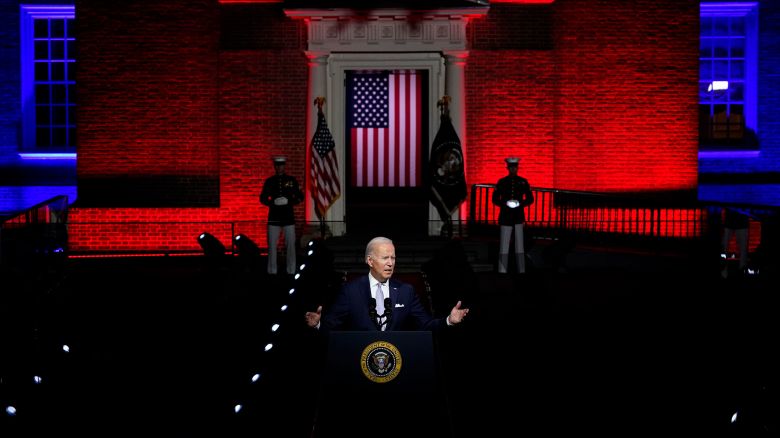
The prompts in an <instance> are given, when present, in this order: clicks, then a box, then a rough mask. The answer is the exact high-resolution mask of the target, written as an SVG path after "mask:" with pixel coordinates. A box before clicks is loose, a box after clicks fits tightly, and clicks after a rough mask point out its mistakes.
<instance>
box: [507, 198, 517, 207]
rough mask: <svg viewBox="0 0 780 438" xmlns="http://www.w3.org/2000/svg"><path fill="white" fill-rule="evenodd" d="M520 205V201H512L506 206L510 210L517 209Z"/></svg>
mask: <svg viewBox="0 0 780 438" xmlns="http://www.w3.org/2000/svg"><path fill="white" fill-rule="evenodd" d="M519 205H520V201H518V200H517V199H510V200H508V201H506V206H507V207H509V208H517V207H518V206H519Z"/></svg>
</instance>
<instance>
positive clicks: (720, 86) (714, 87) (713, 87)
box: [707, 81, 729, 93]
mask: <svg viewBox="0 0 780 438" xmlns="http://www.w3.org/2000/svg"><path fill="white" fill-rule="evenodd" d="M728 89H729V81H712V82H710V85H709V86H708V87H707V92H708V93H711V92H713V91H723V90H728Z"/></svg>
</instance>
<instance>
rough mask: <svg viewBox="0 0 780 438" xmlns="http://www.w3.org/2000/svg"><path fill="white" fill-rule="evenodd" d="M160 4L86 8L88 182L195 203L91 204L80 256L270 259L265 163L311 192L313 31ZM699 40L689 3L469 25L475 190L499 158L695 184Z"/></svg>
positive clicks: (575, 183)
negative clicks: (280, 163) (265, 251)
mask: <svg viewBox="0 0 780 438" xmlns="http://www.w3.org/2000/svg"><path fill="white" fill-rule="evenodd" d="M161 3H162V4H158V3H155V4H143V5H142V6H141V5H140V2H127V3H123V4H125V5H126V7H125V8H120V7H117V6H116V5H112V6H106V5H104V2H100V1H98V0H80V1H79V2H78V3H77V11H78V14H79V17H80V18H79V24H78V26H79V30H80V31H81V33H80V47H81V53H80V57H79V59H80V63H81V65H82V66H81V68H82V70H83V73H84V74H83V75H82V76H80V77H79V83H80V86H81V89H82V90H84V91H83V96H82V98H83V101H82V102H81V103H82V108H81V111H82V113H83V114H82V115H83V117H85V118H86V119H83V121H84V124H82V125H80V126H81V128H82V129H83V131H82V143H81V144H80V151H79V164H78V165H79V178H80V182H79V185H80V190H81V189H82V181H84V180H90V179H95V178H97V180H99V178H101V177H109V178H113V179H115V180H118V179H121V178H120V177H124V176H125V175H137V176H139V177H144V178H152V177H156V178H157V179H152V180H147V182H148V183H149V186H151V187H157V188H158V189H159V190H161V191H163V192H167V193H170V192H171V190H172V191H174V192H175V193H181V194H182V195H183V196H185V197H189V200H190V201H191V202H192V203H193V205H192V206H191V207H189V208H186V207H183V206H177V207H175V208H174V207H172V206H170V205H165V203H166V202H170V200H169V199H168V198H165V197H160V199H158V201H159V205H157V206H155V208H138V206H132V205H129V204H128V205H124V206H106V207H103V208H97V207H95V206H92V207H90V206H89V203H88V202H86V204H85V205H82V206H81V207H80V208H77V209H76V210H75V211H74V212H73V214H72V216H71V222H72V223H73V226H72V227H71V239H72V241H71V247H72V248H71V249H73V250H87V249H111V250H128V249H170V250H175V249H193V248H198V246H197V241H196V240H195V239H196V237H197V235H198V234H199V233H200V232H202V231H209V232H211V233H212V234H215V235H216V236H217V237H218V238H219V239H220V240H221V241H222V242H223V243H225V244H226V245H229V238H230V235H231V234H232V233H238V232H245V233H246V234H247V235H248V236H249V237H250V238H252V239H253V240H254V241H255V242H257V243H258V244H259V245H261V246H264V245H265V233H264V231H263V229H262V228H263V225H262V224H263V221H264V220H265V217H266V210H265V209H264V208H262V207H261V206H260V205H259V204H258V202H257V195H258V192H259V190H260V186H261V185H262V181H263V180H264V179H265V178H266V177H268V176H270V175H271V172H272V167H271V166H270V165H269V164H270V157H271V156H273V155H276V154H286V155H287V156H288V157H289V162H288V166H287V167H288V172H289V173H290V174H292V175H294V176H295V177H297V178H298V179H299V181H301V182H303V181H304V179H305V178H304V167H305V162H304V161H305V154H306V146H307V143H308V142H307V139H306V126H305V125H306V111H307V110H310V109H311V108H310V105H309V104H310V103H309V102H307V96H306V91H307V87H306V82H307V75H308V71H307V61H306V59H305V57H304V55H303V50H304V49H305V34H306V32H305V28H304V26H305V24H304V23H303V22H302V21H293V20H289V19H287V18H285V17H284V16H283V14H282V13H281V11H280V9H279V5H270V6H269V5H228V4H225V5H221V6H220V5H218V4H217V3H216V2H211V1H207V0H201V1H184V0H175V1H166V2H161ZM184 11H186V13H184ZM263 29H265V30H268V32H264V31H263ZM697 35H698V5H697V4H696V3H695V2H677V1H672V0H665V1H663V2H658V1H648V0H633V1H627V2H617V3H616V2H607V1H595V2H594V1H586V0H568V1H557V2H555V3H552V4H547V5H522V4H495V5H492V6H491V10H490V13H489V14H488V16H487V17H485V18H482V19H478V20H475V21H474V22H473V24H472V26H470V29H469V39H470V41H471V44H472V48H471V55H470V57H469V60H468V63H467V70H466V73H467V84H466V85H467V99H468V101H467V102H466V105H467V108H468V111H469V113H468V118H467V129H468V140H469V145H468V147H467V152H468V156H467V165H468V173H467V178H468V182H469V183H476V182H495V180H497V179H498V177H500V176H502V175H503V174H504V173H505V170H504V163H503V161H502V160H503V158H504V157H505V156H507V155H519V156H522V157H523V163H522V167H521V172H522V173H523V174H524V175H525V176H527V177H528V178H529V180H531V182H532V184H534V185H536V186H542V187H556V188H564V189H576V190H596V191H668V190H685V189H691V188H694V187H695V184H696V156H697V155H696V151H697V137H696V136H697V132H698V131H697V111H696V82H697V78H698V63H697V61H696V59H697V54H698V37H697ZM80 120H82V119H80ZM197 178H202V179H201V180H196V179H197ZM214 180H216V181H217V184H218V187H219V192H218V202H217V203H216V204H214V205H209V204H201V205H198V204H197V201H198V200H200V199H203V198H204V197H205V198H207V197H208V193H206V194H205V195H203V194H202V193H201V194H200V195H198V196H195V195H193V194H192V193H188V192H187V191H188V190H190V189H193V190H201V189H203V187H204V185H203V184H200V185H199V184H197V182H198V181H200V182H203V181H206V182H209V181H214ZM182 181H186V182H187V183H182ZM192 181H195V182H196V183H192ZM166 183H170V184H171V186H170V187H165V184H166ZM208 187H209V186H208V185H206V188H208ZM80 198H81V193H80ZM144 198H146V196H144ZM96 199H97V201H96V202H100V200H99V199H98V198H96ZM86 201H89V197H87V200H86ZM124 201H125V202H129V201H128V199H125V200H124ZM130 201H132V199H130ZM296 213H297V215H298V218H299V220H300V221H302V219H303V209H302V207H299V208H298V210H297V211H296ZM117 223H120V225H117ZM233 224H235V226H234V225H233ZM228 228H229V230H228Z"/></svg>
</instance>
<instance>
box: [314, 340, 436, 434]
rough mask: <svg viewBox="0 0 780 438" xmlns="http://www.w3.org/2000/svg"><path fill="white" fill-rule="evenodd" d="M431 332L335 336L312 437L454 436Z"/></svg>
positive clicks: (330, 349)
mask: <svg viewBox="0 0 780 438" xmlns="http://www.w3.org/2000/svg"><path fill="white" fill-rule="evenodd" d="M450 430H451V428H450V425H449V408H448V403H447V400H446V397H445V396H444V391H442V390H441V385H440V382H439V380H438V378H437V364H436V354H435V350H434V343H433V335H432V334H431V332H429V331H397V332H394V331H390V332H380V331H369V332H365V331H364V332H351V331H343V332H339V331H334V332H331V333H330V338H329V340H328V353H327V360H326V363H325V369H324V371H323V376H322V386H321V391H320V396H319V403H318V408H317V418H316V419H315V423H314V436H315V437H318V438H323V437H353V436H371V437H372V438H373V437H385V436H387V437H390V436H393V437H398V436H402V435H406V436H422V435H424V436H427V437H439V436H441V437H447V436H451V434H450Z"/></svg>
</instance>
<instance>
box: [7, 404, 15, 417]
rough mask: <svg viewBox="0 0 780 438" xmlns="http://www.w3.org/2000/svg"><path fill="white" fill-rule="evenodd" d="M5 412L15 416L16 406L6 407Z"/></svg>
mask: <svg viewBox="0 0 780 438" xmlns="http://www.w3.org/2000/svg"><path fill="white" fill-rule="evenodd" d="M5 413H6V414H8V415H10V416H12V417H13V416H14V415H16V408H15V407H13V406H7V407H6V408H5Z"/></svg>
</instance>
